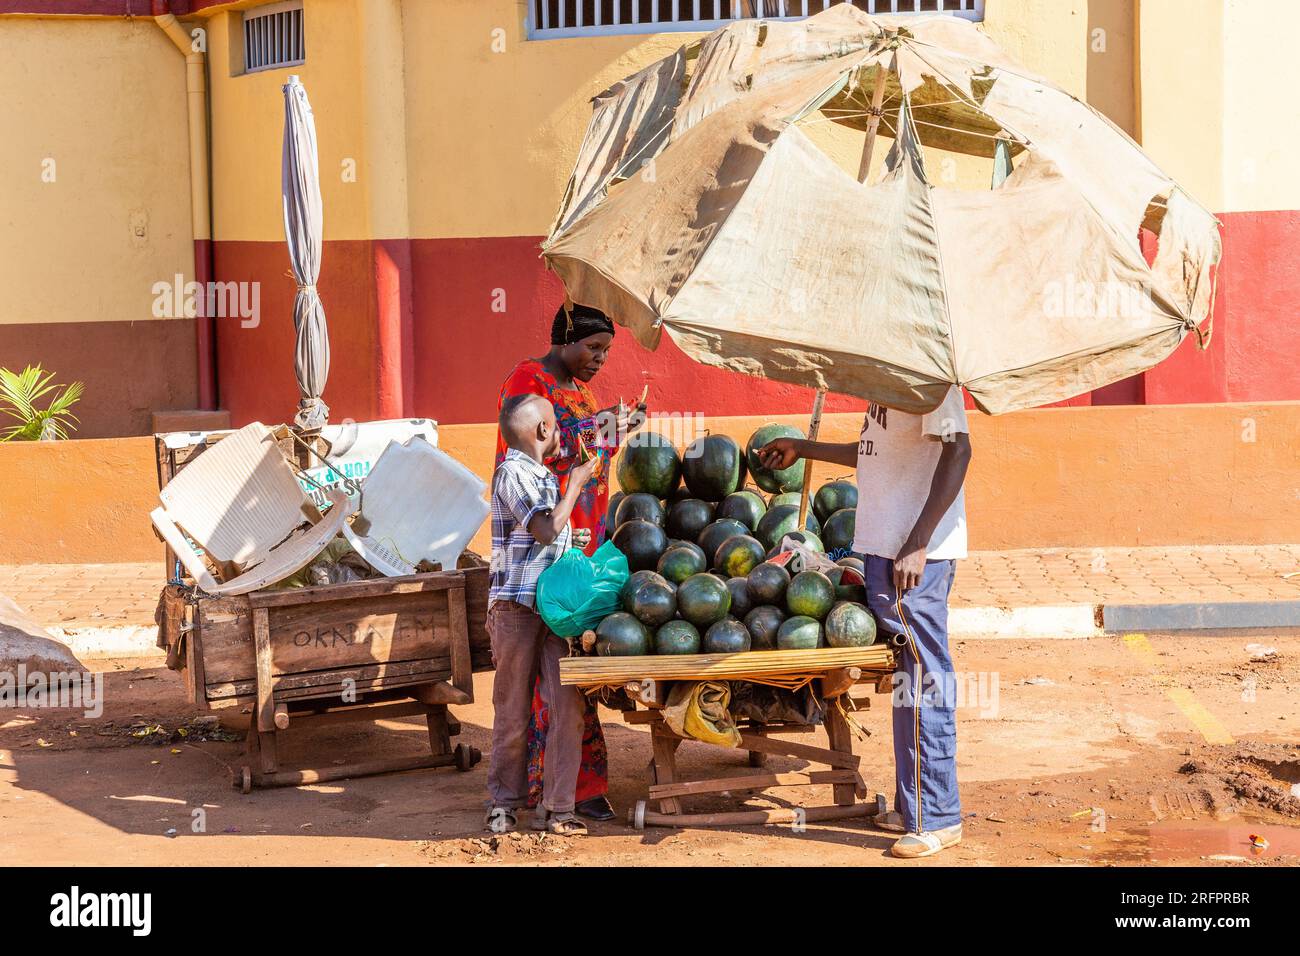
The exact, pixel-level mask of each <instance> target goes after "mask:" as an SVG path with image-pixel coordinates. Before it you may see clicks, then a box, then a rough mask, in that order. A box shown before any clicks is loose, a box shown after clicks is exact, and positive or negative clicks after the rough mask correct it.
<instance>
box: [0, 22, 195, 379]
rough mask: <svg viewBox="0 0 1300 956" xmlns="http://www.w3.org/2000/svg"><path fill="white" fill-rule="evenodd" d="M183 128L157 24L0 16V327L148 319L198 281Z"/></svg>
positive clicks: (181, 94) (170, 50) (177, 72)
mask: <svg viewBox="0 0 1300 956" xmlns="http://www.w3.org/2000/svg"><path fill="white" fill-rule="evenodd" d="M186 129H187V127H186V118H185V61H184V59H183V58H182V57H181V55H180V54H179V52H177V50H176V48H175V47H174V46H173V45H172V43H171V41H170V40H168V39H167V38H166V36H164V35H163V33H162V31H161V30H159V29H158V27H156V26H155V25H154V24H153V22H152V21H151V20H149V19H138V20H135V21H133V22H127V21H125V20H117V21H114V20H89V19H58V20H52V19H51V20H46V19H35V18H27V17H6V18H4V19H3V20H0V289H3V290H4V304H3V307H2V308H0V323H31V322H88V321H128V320H129V321H136V322H139V321H145V320H148V319H152V318H154V315H153V311H152V306H153V301H154V293H153V292H152V287H153V284H154V283H155V282H158V281H168V282H170V281H172V277H173V276H174V275H176V274H177V273H181V274H182V275H184V276H185V277H186V278H187V280H188V279H189V278H191V277H192V276H193V272H194V252H193V241H192V235H193V234H192V232H191V230H190V193H189V147H188V141H187V138H186V136H187V134H186ZM46 160H52V161H53V163H54V166H53V172H54V176H55V179H54V181H53V182H45V181H43V178H42V177H43V174H44V173H45V171H46V169H47V168H48V167H45V166H43V164H44V163H45V161H46ZM3 360H4V356H0V364H2V363H3Z"/></svg>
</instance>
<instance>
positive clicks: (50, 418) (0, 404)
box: [0, 365, 85, 442]
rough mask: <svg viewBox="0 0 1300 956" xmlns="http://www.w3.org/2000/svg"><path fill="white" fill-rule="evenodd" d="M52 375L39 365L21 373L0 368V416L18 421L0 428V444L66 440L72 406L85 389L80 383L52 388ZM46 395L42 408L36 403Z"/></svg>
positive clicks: (29, 367)
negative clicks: (0, 414)
mask: <svg viewBox="0 0 1300 956" xmlns="http://www.w3.org/2000/svg"><path fill="white" fill-rule="evenodd" d="M53 378H54V373H53V372H46V371H45V369H43V368H41V367H40V366H39V365H36V366H31V365H29V366H27V367H26V368H25V369H23V370H22V371H21V372H11V371H10V370H9V369H7V368H0V413H3V414H4V415H6V416H8V417H9V418H14V419H17V420H18V424H16V425H10V426H8V427H7V428H3V429H0V442H5V441H10V440H12V441H53V440H55V439H61V438H67V437H68V429H70V428H71V429H74V430H75V429H76V427H77V426H76V425H75V424H73V423H74V422H76V421H77V416H76V415H74V414H72V411H71V409H72V406H73V405H75V404H76V403H77V402H78V401H79V400H80V399H81V393H82V392H83V391H85V386H84V385H83V384H82V383H81V382H73V383H72V384H71V385H54V384H52V381H51V380H52V379H53ZM46 396H50V397H49V398H48V400H47V401H46V402H45V403H44V404H45V407H44V408H38V407H37V403H38V402H40V401H41V400H42V399H45V398H46Z"/></svg>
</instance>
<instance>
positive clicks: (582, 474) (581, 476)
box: [569, 455, 600, 487]
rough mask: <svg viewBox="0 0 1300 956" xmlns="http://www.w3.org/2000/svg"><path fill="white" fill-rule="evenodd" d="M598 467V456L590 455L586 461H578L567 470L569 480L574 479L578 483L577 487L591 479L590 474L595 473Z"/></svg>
mask: <svg viewBox="0 0 1300 956" xmlns="http://www.w3.org/2000/svg"><path fill="white" fill-rule="evenodd" d="M599 468H600V456H599V455H592V456H591V457H590V458H588V459H587V460H586V461H581V462H578V464H576V465H574V466H573V468H572V469H571V470H570V471H569V480H570V481H576V482H577V483H578V487H582V486H583V485H585V484H586V483H587V482H589V481H591V476H592V475H594V474H596V471H597V470H598V469H599Z"/></svg>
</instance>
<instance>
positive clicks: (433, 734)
mask: <svg viewBox="0 0 1300 956" xmlns="http://www.w3.org/2000/svg"><path fill="white" fill-rule="evenodd" d="M425 721H426V723H427V724H428V727H429V749H430V751H432V752H433V754H434V755H435V756H440V755H442V754H449V753H451V732H450V731H449V730H448V728H447V708H446V707H445V706H437V707H431V708H429V712H428V714H426V715H425Z"/></svg>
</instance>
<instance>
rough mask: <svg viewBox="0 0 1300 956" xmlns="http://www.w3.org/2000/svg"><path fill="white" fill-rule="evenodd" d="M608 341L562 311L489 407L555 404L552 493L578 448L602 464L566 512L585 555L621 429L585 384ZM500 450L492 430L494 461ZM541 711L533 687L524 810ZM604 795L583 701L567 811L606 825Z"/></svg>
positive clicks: (622, 418)
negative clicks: (538, 401) (531, 398)
mask: <svg viewBox="0 0 1300 956" xmlns="http://www.w3.org/2000/svg"><path fill="white" fill-rule="evenodd" d="M613 341H614V324H613V323H612V322H611V321H610V320H609V319H608V318H607V317H606V316H605V314H604V313H603V312H601V311H599V310H597V309H593V308H589V307H587V306H582V305H575V306H573V308H572V311H571V312H566V311H565V309H564V308H563V307H561V308H560V310H559V311H558V312H557V313H556V315H555V321H554V323H553V324H552V326H551V349H550V351H549V352H547V353H546V354H545V355H543V356H542V357H541V358H533V359H525V360H524V361H522V362H520V363H519V364H518V365H516V366H515V368H514V371H512V372H511V373H510V374H509V375H508V376H507V377H506V380H505V383H504V384H503V385H502V386H501V394H500V396H499V397H498V400H497V410H498V411H500V409H501V405H502V404H503V403H504V402H505V401H506V400H507V399H509V398H512V397H514V396H516V395H525V394H531V395H541V396H543V397H544V398H546V399H548V400H549V401H550V402H551V404H552V405H554V406H555V419H556V422H557V423H558V425H559V429H560V434H561V452H560V454H559V456H558V457H557V458H556V459H555V460H553V461H549V462H547V465H548V466H549V467H550V468H551V470H552V471H554V472H555V473H556V475H557V476H558V477H559V479H560V493H561V494H563V493H564V491H565V488H566V487H567V483H568V473H569V470H570V469H571V468H572V467H573V464H574V462H575V461H576V459H577V455H578V450H579V449H580V448H582V447H585V448H586V449H587V450H588V451H589V452H590V453H592V454H595V455H599V456H600V457H601V458H602V459H603V461H604V464H603V465H602V466H601V467H599V468H597V469H596V472H595V474H594V475H593V476H592V478H591V480H590V481H588V482H587V486H586V488H584V489H583V491H582V494H581V495H580V496H579V498H578V503H577V504H576V505H575V506H574V508H573V514H572V516H571V517H570V518H569V524H570V526H571V527H572V528H574V529H579V528H586V529H588V530H589V531H590V532H591V535H590V537H589V539H588V541H587V543H586V545H585V546H584V547H583V550H584V551H585V552H586V553H587V554H588V555H590V554H592V553H593V552H594V551H595V550H596V548H597V547H598V546H599V545H600V543H601V541H602V540H603V539H604V536H605V517H606V515H605V512H606V510H607V509H608V507H609V475H610V467H611V462H612V460H613V457H614V455H615V454H616V453H617V452H618V448H619V440H620V437H621V436H622V435H623V434H625V432H626V430H627V424H628V423H627V417H628V416H627V412H628V410H627V409H625V408H624V407H623V406H621V404H620V405H619V406H615V407H613V408H606V409H601V408H599V406H598V404H597V402H596V397H595V395H593V394H592V391H591V389H590V388H588V387H587V383H588V382H590V381H591V380H592V379H593V378H595V376H596V374H597V373H598V372H599V371H600V370H601V367H602V366H604V364H605V360H606V358H607V357H608V356H609V349H610V345H611V344H612V343H613ZM505 453H506V448H505V444H504V442H503V441H502V439H501V435H500V433H499V432H498V433H497V456H496V460H497V463H498V464H499V463H500V462H501V459H502V458H503V457H504V456H505ZM546 724H547V712H546V706H545V705H544V704H543V703H542V698H541V691H540V687H539V688H538V689H535V690H534V692H533V716H532V720H531V722H530V723H529V727H528V805H529V806H530V807H531V806H534V805H536V803H537V801H538V799H539V798H540V797H541V792H542V773H543V767H544V762H545V742H546ZM608 791H609V767H608V761H607V756H606V751H605V735H604V733H603V732H602V731H601V727H600V718H599V717H598V716H597V713H596V707H595V704H590V703H589V704H588V709H587V713H586V718H585V727H584V730H583V737H582V765H581V769H580V770H579V772H578V790H577V793H576V795H575V800H576V806H575V808H574V809H575V810H576V812H578V813H579V814H581V815H583V816H585V817H588V818H589V819H593V820H612V819H613V818H614V811H613V809H612V808H611V807H610V805H609V800H608V799H607V798H606V796H605V795H606V793H607V792H608Z"/></svg>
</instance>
